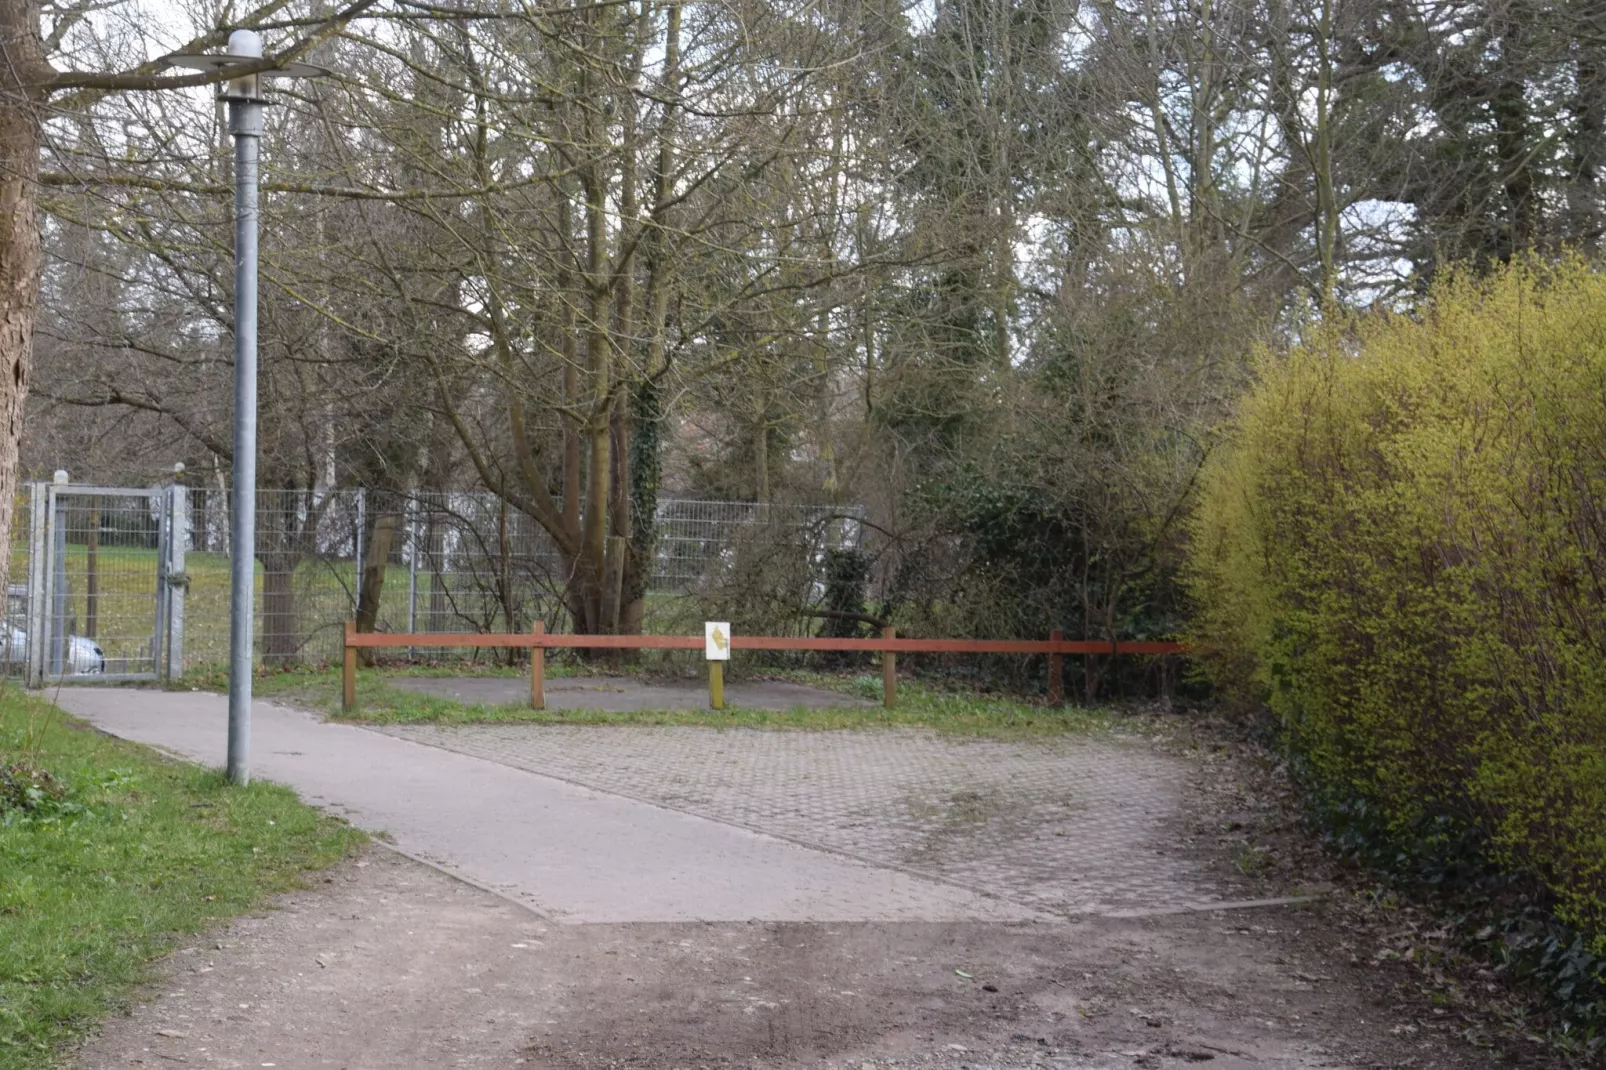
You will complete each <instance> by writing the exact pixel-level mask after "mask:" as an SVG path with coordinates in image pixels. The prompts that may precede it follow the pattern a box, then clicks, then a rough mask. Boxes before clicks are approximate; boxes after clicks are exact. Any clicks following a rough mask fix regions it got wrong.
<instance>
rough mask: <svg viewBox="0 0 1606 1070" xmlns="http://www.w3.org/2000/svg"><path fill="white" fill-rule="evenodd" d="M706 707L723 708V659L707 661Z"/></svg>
mask: <svg viewBox="0 0 1606 1070" xmlns="http://www.w3.org/2000/svg"><path fill="white" fill-rule="evenodd" d="M708 707H709V709H714V710H722V709H724V708H725V663H724V662H723V661H710V662H709V663H708Z"/></svg>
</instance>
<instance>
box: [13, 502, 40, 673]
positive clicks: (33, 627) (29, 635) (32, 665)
mask: <svg viewBox="0 0 1606 1070" xmlns="http://www.w3.org/2000/svg"><path fill="white" fill-rule="evenodd" d="M8 600H9V596H8ZM8 623H9V622H8ZM22 631H23V633H24V636H25V645H24V647H23V657H24V658H25V659H26V663H27V664H26V674H25V679H26V682H27V686H28V687H31V688H35V689H37V688H41V687H43V686H44V684H45V639H44V636H45V485H44V484H43V483H29V484H28V616H27V619H26V620H25V621H24V622H23V626H22ZM6 645H7V646H8V647H10V646H13V645H15V644H13V643H11V642H10V637H9V636H8V637H7V644H6ZM10 654H11V657H13V658H15V657H16V656H17V651H15V650H12V651H10Z"/></svg>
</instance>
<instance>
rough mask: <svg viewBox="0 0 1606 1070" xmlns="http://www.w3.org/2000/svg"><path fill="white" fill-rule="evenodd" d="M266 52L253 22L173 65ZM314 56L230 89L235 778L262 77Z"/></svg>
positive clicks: (251, 459) (253, 472) (242, 682)
mask: <svg viewBox="0 0 1606 1070" xmlns="http://www.w3.org/2000/svg"><path fill="white" fill-rule="evenodd" d="M261 59H262V38H261V37H260V36H258V34H257V33H256V31H254V30H235V31H234V32H233V33H231V34H229V50H228V52H227V53H226V54H223V55H173V56H164V57H163V60H164V62H166V63H167V64H168V65H169V66H172V67H188V68H191V69H192V70H200V71H217V72H221V73H227V72H228V71H229V70H230V69H232V68H239V67H244V66H247V65H249V64H252V63H255V62H258V61H260V60H261ZM328 73H329V72H328V71H325V70H324V69H323V68H321V67H314V66H313V65H312V64H310V63H281V64H277V65H275V66H274V67H273V68H272V69H270V70H262V71H257V72H255V73H252V74H245V75H242V76H240V77H237V78H231V79H229V81H228V85H227V87H226V88H225V89H224V91H223V99H225V100H227V101H228V102H229V133H231V134H233V135H234V510H233V515H232V517H231V520H232V524H231V527H232V528H233V530H232V532H231V533H230V540H229V548H230V551H231V555H230V562H229V766H228V775H229V779H230V780H232V781H233V782H234V783H236V784H242V785H243V784H247V783H249V782H250V780H251V624H252V612H253V601H254V595H255V593H256V592H255V579H256V511H257V510H256V498H257V495H256V490H257V176H258V171H257V148H258V143H259V142H260V141H261V139H262V107H263V105H264V104H265V103H267V102H266V100H264V99H263V96H262V85H261V81H262V79H264V78H316V77H320V76H322V75H326V74H328Z"/></svg>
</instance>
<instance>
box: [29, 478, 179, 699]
mask: <svg viewBox="0 0 1606 1070" xmlns="http://www.w3.org/2000/svg"><path fill="white" fill-rule="evenodd" d="M29 490H30V502H29V504H30V506H31V509H30V512H31V516H30V524H29V548H28V585H27V617H26V622H25V624H24V625H23V626H22V627H20V628H19V627H18V625H17V624H16V623H15V622H14V621H7V627H8V629H9V635H8V637H7V638H8V641H9V643H10V645H11V647H12V648H13V649H15V648H16V647H17V646H19V645H20V646H22V647H24V648H25V649H26V651H27V665H28V682H29V684H30V685H31V686H34V687H38V686H41V685H44V684H51V683H66V682H73V681H77V682H89V681H91V680H155V679H158V678H166V677H168V676H176V675H179V674H180V673H181V672H182V668H181V667H182V665H183V619H184V615H183V603H184V590H185V587H186V582H185V576H184V547H185V543H186V541H187V539H186V536H187V533H188V528H189V523H188V519H187V516H186V501H185V494H184V488H183V487H182V486H166V487H150V488H141V489H135V488H129V487H86V486H75V485H72V484H56V483H36V484H32V485H31V486H30V489H29Z"/></svg>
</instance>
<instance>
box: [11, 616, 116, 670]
mask: <svg viewBox="0 0 1606 1070" xmlns="http://www.w3.org/2000/svg"><path fill="white" fill-rule="evenodd" d="M0 641H3V642H0V645H3V646H4V649H3V650H0V661H12V660H17V661H20V660H22V658H23V657H24V655H25V652H26V651H27V649H28V633H27V632H25V631H23V630H22V629H21V628H18V627H17V626H16V625H14V624H13V625H10V626H9V627H7V628H6V629H4V631H0ZM48 660H49V655H48V653H47V654H46V667H47V668H48V667H49V665H48ZM63 668H65V669H66V671H67V674H68V675H69V676H93V675H98V674H100V673H103V672H105V671H106V652H105V651H103V650H101V649H100V644H99V643H97V642H95V641H94V640H93V639H85V638H84V637H83V636H81V635H73V636H69V637H68V649H67V664H66V665H65V666H63Z"/></svg>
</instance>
